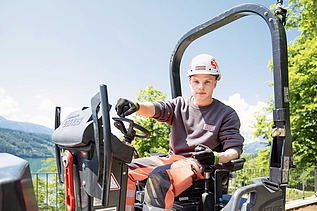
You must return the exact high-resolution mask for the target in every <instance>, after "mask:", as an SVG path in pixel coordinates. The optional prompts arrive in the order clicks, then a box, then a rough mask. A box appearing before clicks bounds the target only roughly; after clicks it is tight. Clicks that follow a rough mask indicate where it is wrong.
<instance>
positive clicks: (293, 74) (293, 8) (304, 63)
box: [256, 0, 317, 167]
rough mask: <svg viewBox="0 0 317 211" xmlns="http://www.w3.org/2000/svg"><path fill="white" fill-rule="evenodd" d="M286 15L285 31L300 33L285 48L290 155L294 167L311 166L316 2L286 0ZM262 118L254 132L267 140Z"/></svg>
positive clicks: (316, 143) (315, 147)
mask: <svg viewBox="0 0 317 211" xmlns="http://www.w3.org/2000/svg"><path fill="white" fill-rule="evenodd" d="M288 14H289V15H288V19H287V25H286V28H287V30H298V31H299V32H300V36H298V37H297V38H296V39H295V40H294V41H292V43H291V44H290V45H289V46H288V67H289V91H290V115H291V116H290V121H291V132H292V140H293V152H294V157H295V163H296V164H297V165H298V166H306V167H307V166H311V167H312V166H316V165H317V136H316V134H317V132H316V131H317V51H316V49H317V27H316V17H317V0H290V1H289V8H288ZM270 64H271V62H270ZM263 118H264V117H263V116H262V117H261V116H259V118H258V119H257V120H258V124H257V125H256V129H257V130H256V133H257V136H262V137H263V138H268V140H269V139H270V138H269V136H267V135H268V132H267V131H270V128H271V125H270V124H268V123H266V121H265V120H264V119H263ZM268 143H270V141H269V142H268ZM266 154H267V156H268V153H266Z"/></svg>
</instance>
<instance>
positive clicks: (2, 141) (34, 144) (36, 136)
mask: <svg viewBox="0 0 317 211" xmlns="http://www.w3.org/2000/svg"><path fill="white" fill-rule="evenodd" d="M0 152H6V153H10V154H13V155H16V156H18V157H22V158H27V157H33V158H39V157H41V158H43V157H53V153H54V145H53V143H52V141H51V135H47V134H40V133H28V132H23V131H18V130H12V129H6V128H0Z"/></svg>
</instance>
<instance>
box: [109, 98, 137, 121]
mask: <svg viewBox="0 0 317 211" xmlns="http://www.w3.org/2000/svg"><path fill="white" fill-rule="evenodd" d="M115 109H116V111H117V114H118V116H120V117H125V116H128V115H130V114H133V113H134V112H136V111H138V110H139V109H140V105H139V104H138V103H134V102H132V101H131V100H127V99H124V98H120V99H119V100H118V101H117V104H116V107H115Z"/></svg>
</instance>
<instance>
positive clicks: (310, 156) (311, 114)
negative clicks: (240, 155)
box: [288, 0, 317, 166]
mask: <svg viewBox="0 0 317 211" xmlns="http://www.w3.org/2000/svg"><path fill="white" fill-rule="evenodd" d="M289 3H290V5H291V11H290V12H289V13H290V17H289V24H288V27H289V28H297V29H298V30H299V31H300V32H301V35H300V36H298V37H297V39H296V40H295V41H293V42H292V44H291V45H290V46H289V47H288V60H289V63H288V64H289V84H290V85H289V88H290V113H291V117H290V118H291V131H292V138H293V146H294V156H295V162H296V163H297V164H298V165H300V166H315V165H317V50H316V49H317V27H316V17H317V0H290V1H289Z"/></svg>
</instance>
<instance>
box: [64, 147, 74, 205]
mask: <svg viewBox="0 0 317 211" xmlns="http://www.w3.org/2000/svg"><path fill="white" fill-rule="evenodd" d="M64 153H65V154H66V155H64V156H67V166H65V196H66V198H65V200H66V208H67V210H68V211H75V208H76V203H75V194H74V170H73V164H74V159H73V155H72V153H71V152H70V151H69V150H65V152H64Z"/></svg>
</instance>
